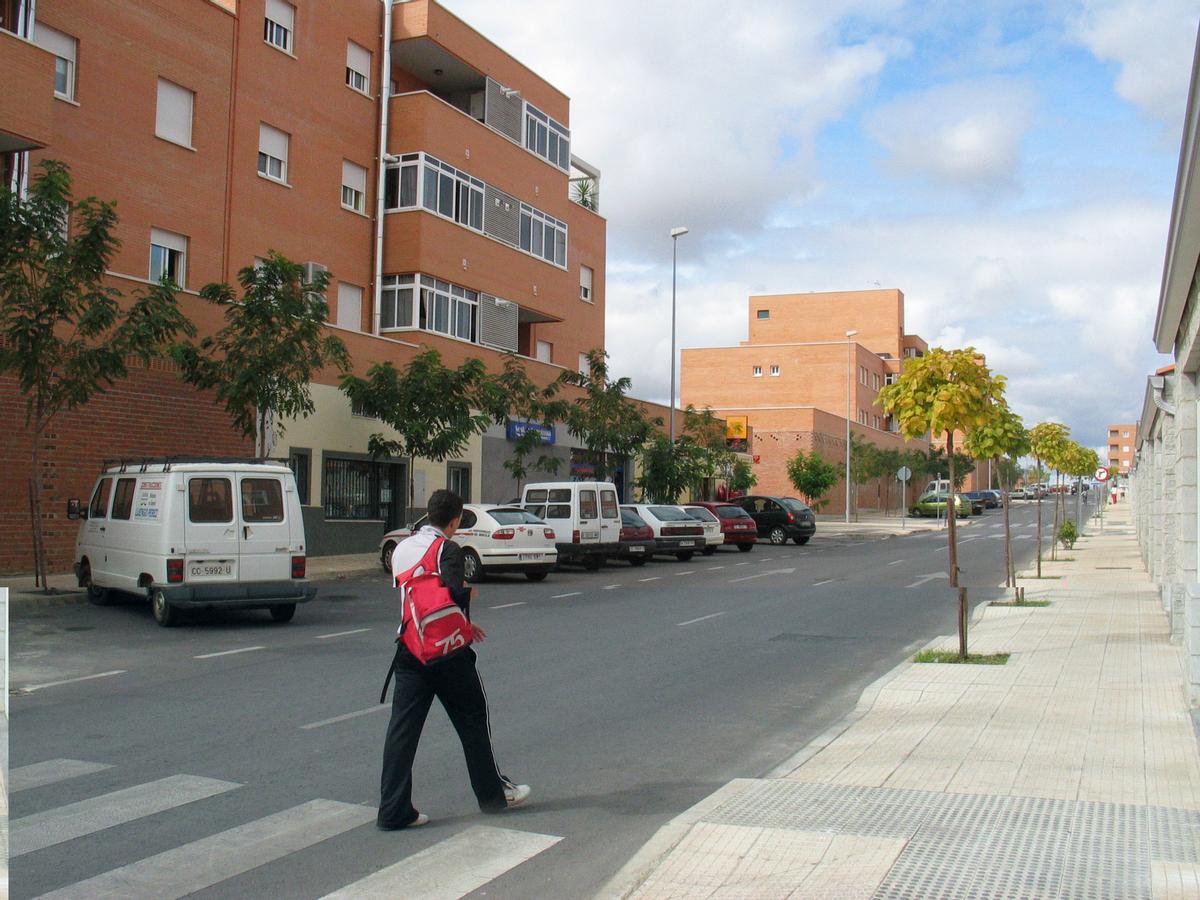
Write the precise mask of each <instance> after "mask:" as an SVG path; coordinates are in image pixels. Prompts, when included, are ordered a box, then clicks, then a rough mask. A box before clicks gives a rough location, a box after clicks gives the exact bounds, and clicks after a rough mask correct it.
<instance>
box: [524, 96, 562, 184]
mask: <svg viewBox="0 0 1200 900" xmlns="http://www.w3.org/2000/svg"><path fill="white" fill-rule="evenodd" d="M525 149H526V150H529V151H530V152H531V153H536V154H537V155H538V156H540V157H541V158H542V159H544V160H546V161H547V162H549V163H550V164H551V165H554V166H557V167H558V168H560V169H562V170H563V171H564V172H569V171H570V169H571V132H570V131H568V130H567V127H566V126H565V125H560V124H559V123H558V122H556V121H554V119H552V118H550V116H548V115H546V114H545V113H544V112H542V111H541V110H540V109H538V108H537V107H536V106H534V105H533V104H532V103H526V104H525Z"/></svg>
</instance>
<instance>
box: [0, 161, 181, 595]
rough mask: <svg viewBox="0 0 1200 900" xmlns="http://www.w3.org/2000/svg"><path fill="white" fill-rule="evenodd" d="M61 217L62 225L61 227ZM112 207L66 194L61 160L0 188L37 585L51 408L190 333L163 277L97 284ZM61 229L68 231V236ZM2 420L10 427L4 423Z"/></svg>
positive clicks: (2, 361)
mask: <svg viewBox="0 0 1200 900" xmlns="http://www.w3.org/2000/svg"><path fill="white" fill-rule="evenodd" d="M68 220H69V221H70V228H68V227H67V225H68ZM116 224H117V212H116V208H115V205H114V204H113V203H110V202H105V201H101V200H97V199H96V198H95V197H87V198H85V199H83V200H80V201H78V202H74V203H73V202H72V200H71V175H70V172H69V170H68V168H67V166H66V165H65V164H63V163H61V162H57V161H53V160H47V161H45V162H43V163H41V174H40V175H38V176H37V177H36V178H35V179H34V180H33V183H32V184H31V185H30V187H29V192H28V195H27V196H25V197H21V196H18V195H17V194H15V193H13V192H12V191H9V190H8V189H7V188H0V298H3V303H2V305H0V374H4V375H11V376H12V377H13V378H15V379H16V382H17V384H18V386H19V387H20V389H21V393H22V394H23V395H24V397H25V423H24V427H25V428H26V429H27V430H28V431H29V432H30V437H31V438H32V444H33V451H32V455H31V458H30V471H29V502H30V516H31V517H32V524H33V529H32V533H33V550H34V570H35V573H36V576H37V581H38V582H39V583H40V584H41V586H42V588H43V590H46V591H49V586H48V585H47V584H46V551H45V541H44V532H43V528H42V481H41V446H42V440H43V438H44V436H45V434H46V430H47V429H48V428H49V427H50V425H51V424H52V423H53V422H54V420H55V418H56V417H57V416H58V414H59V413H61V412H66V411H70V410H72V409H75V408H77V407H79V406H82V405H83V404H85V403H87V402H88V400H90V399H91V398H92V396H94V395H95V394H98V393H103V392H104V391H105V390H106V389H107V388H108V387H110V386H112V385H113V384H114V383H115V382H116V381H118V380H120V379H122V378H125V377H127V376H128V374H129V370H128V363H129V361H130V360H132V359H136V360H138V361H140V362H142V363H143V364H147V363H149V362H150V360H152V359H154V358H157V357H159V356H161V355H163V354H164V353H165V352H166V351H167V349H168V347H169V346H170V345H171V343H172V342H174V340H175V339H176V336H177V335H179V334H181V333H182V334H186V335H192V334H194V333H195V330H194V328H193V327H192V324H191V322H189V321H188V319H187V317H186V316H184V314H183V313H182V311H180V309H179V307H178V305H177V303H176V297H175V294H176V291H177V290H178V287H177V286H176V285H175V284H172V283H171V282H169V281H166V280H164V281H163V282H161V283H159V284H156V285H153V286H152V287H151V288H149V289H148V290H145V291H142V292H140V293H139V294H137V295H135V299H134V301H133V303H132V305H130V306H128V307H127V308H125V309H122V305H121V302H120V301H121V299H122V298H121V294H120V292H119V291H117V290H116V289H115V288H113V287H109V286H107V285H105V284H104V273H105V270H107V269H108V264H109V261H110V260H111V259H112V256H113V254H114V253H115V252H116V250H117V248H118V247H119V246H120V241H118V240H117V238H116V237H114V236H113V229H114V228H115V227H116ZM68 232H69V236H68ZM10 424H12V423H10Z"/></svg>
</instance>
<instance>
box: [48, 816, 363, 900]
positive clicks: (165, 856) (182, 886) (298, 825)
mask: <svg viewBox="0 0 1200 900" xmlns="http://www.w3.org/2000/svg"><path fill="white" fill-rule="evenodd" d="M374 819H375V810H374V808H372V807H369V806H359V805H356V804H352V803H339V802H337V801H335V800H310V801H309V802H308V803H302V804H300V805H299V806H294V807H292V808H291V809H285V810H283V811H282V812H278V813H275V814H274V815H270V816H267V817H265V818H262V819H257V820H255V821H253V822H247V823H246V824H245V825H239V826H237V827H236V828H230V829H229V830H227V831H222V832H219V833H217V834H214V835H211V836H210V837H206V838H201V839H200V840H198V841H192V842H191V843H188V844H183V845H182V846H179V847H176V848H174V849H173V850H167V851H165V852H163V853H158V854H156V855H154V856H150V857H147V858H146V859H143V860H139V861H138V862H135V863H130V864H129V865H127V866H121V867H120V868H119V869H113V870H112V871H110V872H105V873H103V874H101V875H97V876H96V877H95V878H89V879H87V880H86V881H81V882H79V883H78V884H72V885H68V886H67V887H64V888H61V889H59V890H57V891H53V892H51V893H49V894H44V895H43V896H42V898H41V900H47V898H54V900H102V898H113V900H124V898H128V897H138V898H140V900H150V898H155V900H174V898H177V897H186V896H187V895H188V894H194V893H195V892H196V891H202V890H204V889H205V888H207V887H211V886H212V885H214V884H216V883H217V882H219V881H224V880H225V879H227V878H233V877H234V876H235V875H240V874H242V873H243V872H249V871H250V870H251V869H256V868H258V867H259V866H263V865H266V864H267V863H269V862H273V861H274V860H277V859H280V858H282V857H284V856H287V855H288V854H289V853H295V852H296V851H297V850H303V849H304V848H305V847H311V846H312V845H313V844H318V843H320V842H321V841H324V840H327V839H329V838H331V837H336V836H337V835H339V834H342V833H343V832H346V831H349V830H350V829H352V828H358V827H359V826H360V825H365V824H366V823H367V822H371V821H374Z"/></svg>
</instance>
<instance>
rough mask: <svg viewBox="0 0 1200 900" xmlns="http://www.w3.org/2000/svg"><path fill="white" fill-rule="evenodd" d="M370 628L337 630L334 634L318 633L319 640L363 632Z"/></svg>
mask: <svg viewBox="0 0 1200 900" xmlns="http://www.w3.org/2000/svg"><path fill="white" fill-rule="evenodd" d="M370 630H371V629H370V628H355V629H353V630H352V631H335V632H334V633H333V634H318V635H317V640H318V641H323V640H325V639H326V638H335V637H345V636H346V635H348V634H362V633H363V632H364V631H370Z"/></svg>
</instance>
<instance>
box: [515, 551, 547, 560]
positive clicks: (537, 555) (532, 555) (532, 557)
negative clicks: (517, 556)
mask: <svg viewBox="0 0 1200 900" xmlns="http://www.w3.org/2000/svg"><path fill="white" fill-rule="evenodd" d="M544 558H545V554H544V553H522V554H521V561H522V562H538V561H541V560H542V559H544Z"/></svg>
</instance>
